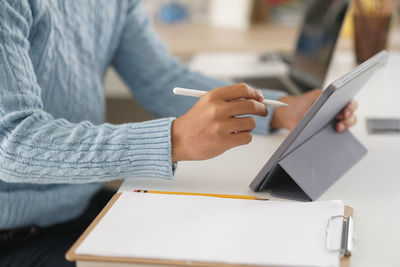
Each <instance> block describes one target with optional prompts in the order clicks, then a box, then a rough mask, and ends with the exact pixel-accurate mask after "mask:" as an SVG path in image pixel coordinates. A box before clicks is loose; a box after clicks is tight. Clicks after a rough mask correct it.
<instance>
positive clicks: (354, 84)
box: [250, 51, 388, 201]
mask: <svg viewBox="0 0 400 267" xmlns="http://www.w3.org/2000/svg"><path fill="white" fill-rule="evenodd" d="M387 58H388V53H387V52H386V51H382V52H380V53H378V54H376V55H375V56H373V57H372V58H370V59H369V60H367V61H365V62H364V63H363V64H361V65H359V66H358V67H356V68H355V69H354V70H352V71H351V72H349V73H347V74H346V75H344V76H342V77H340V78H339V79H337V80H336V81H334V82H333V83H331V84H330V85H329V86H328V87H327V88H326V89H325V90H324V91H323V93H322V94H321V95H320V97H319V98H318V99H317V100H316V101H315V103H314V104H313V105H312V106H311V107H310V109H309V110H308V112H307V113H306V114H305V115H304V117H303V118H302V119H301V121H300V122H299V123H298V124H297V126H296V128H295V129H294V130H293V131H291V132H290V134H289V135H288V136H287V138H286V139H285V140H284V141H283V142H282V144H281V145H280V146H279V148H278V149H277V150H276V151H275V153H274V154H273V155H272V157H271V158H270V159H269V160H268V161H267V162H266V164H265V165H264V166H263V168H262V169H261V170H260V171H259V173H258V174H257V176H256V177H255V178H254V180H253V181H252V182H251V184H250V188H251V189H252V190H253V191H263V190H266V189H269V190H271V195H274V196H278V197H284V198H289V199H296V200H302V201H313V200H316V199H317V198H318V197H319V196H320V195H321V194H322V193H324V192H325V191H326V190H327V189H328V188H329V187H330V186H331V185H332V184H333V183H335V182H336V181H337V180H338V179H339V178H340V177H341V176H342V175H343V174H344V173H345V172H346V171H348V170H349V169H350V168H351V167H352V166H353V165H355V164H356V163H357V162H358V161H359V160H360V159H361V158H362V157H363V156H364V155H365V154H366V153H367V150H366V148H365V147H364V146H363V145H362V144H361V143H360V142H359V141H358V140H357V139H356V138H355V137H354V136H353V135H352V134H351V132H349V131H345V132H343V133H337V132H336V131H335V129H334V128H335V123H336V115H337V114H339V112H340V111H341V110H342V109H343V108H344V107H345V106H346V105H347V104H348V103H349V101H350V100H351V99H352V98H353V97H354V96H355V95H356V93H357V92H358V91H359V90H360V89H361V88H362V87H363V86H364V85H365V84H366V83H367V81H368V79H369V78H370V77H371V76H372V75H373V74H374V72H375V71H376V70H377V69H378V68H379V67H380V66H382V65H383V64H384V63H386V61H387Z"/></svg>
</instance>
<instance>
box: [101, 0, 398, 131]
mask: <svg viewBox="0 0 400 267" xmlns="http://www.w3.org/2000/svg"><path fill="white" fill-rule="evenodd" d="M310 1H312V0H146V1H144V3H145V6H146V9H147V10H148V12H149V14H150V16H151V18H152V19H153V23H154V26H155V29H156V31H157V32H158V33H159V34H160V35H161V37H162V39H163V40H164V41H165V42H166V44H167V46H168V48H169V50H170V51H171V53H172V54H174V55H175V56H177V57H178V58H179V59H180V61H181V62H182V63H183V64H190V62H191V59H192V58H193V57H195V56H196V55H197V54H199V53H202V52H221V51H222V52H232V53H243V52H252V53H258V54H260V55H263V54H264V53H268V52H271V51H280V52H290V51H293V49H294V46H295V45H296V40H297V38H298V30H299V27H300V26H301V22H302V20H303V15H304V12H305V10H306V7H307V5H308V4H309V2H310ZM358 1H363V3H362V4H364V5H365V7H366V9H368V10H367V12H369V13H368V14H372V15H373V13H372V11H369V9H370V8H371V5H372V8H373V5H374V3H372V2H373V1H368V0H358ZM375 1H384V0H375ZM384 2H386V1H384ZM371 10H372V9H371ZM388 12H389V11H388ZM355 13H356V15H357V7H356V6H354V5H353V6H351V8H350V10H349V12H348V13H347V16H346V19H345V22H344V25H343V28H342V32H341V35H340V37H339V42H338V44H337V50H340V51H344V52H346V53H350V54H353V56H354V61H355V60H356V57H355V55H354V54H355V52H354V51H355V42H354V36H355V34H354V19H353V18H354V14H355ZM390 13H391V17H390V27H389V33H388V40H387V44H386V48H387V49H388V50H389V51H399V50H400V20H399V16H400V0H392V1H391V5H390ZM369 30H370V29H368V28H367V29H366V31H367V32H368V31H369ZM105 87H106V96H107V121H108V122H112V123H124V122H133V121H143V120H148V119H151V118H152V117H151V115H150V114H148V113H147V112H146V111H145V110H144V109H143V108H142V107H141V106H140V104H139V103H137V102H136V101H135V99H134V96H132V94H131V93H130V92H129V90H128V89H127V88H126V86H125V85H124V83H123V82H122V81H121V80H120V79H119V77H118V75H117V74H116V73H115V72H114V70H113V69H109V70H108V72H107V75H106V78H105Z"/></svg>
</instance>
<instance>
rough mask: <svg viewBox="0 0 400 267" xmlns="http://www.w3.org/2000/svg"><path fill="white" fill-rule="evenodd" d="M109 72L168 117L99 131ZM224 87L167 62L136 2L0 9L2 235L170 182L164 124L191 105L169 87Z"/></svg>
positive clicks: (9, 2) (16, 3)
mask: <svg viewBox="0 0 400 267" xmlns="http://www.w3.org/2000/svg"><path fill="white" fill-rule="evenodd" d="M199 41H201V40H199ZM110 65H113V66H114V67H115V68H116V70H117V71H118V73H119V74H120V75H121V77H122V78H123V79H124V80H125V82H126V83H127V85H128V86H129V87H130V89H131V91H132V93H133V94H134V95H135V97H136V98H137V99H138V100H139V101H140V102H141V103H142V104H143V105H144V106H145V107H146V108H147V109H148V110H149V111H150V112H152V113H153V114H154V115H156V116H160V117H169V118H164V119H159V120H154V121H148V122H143V123H131V124H124V125H111V124H107V123H103V122H104V121H103V120H104V111H105V110H104V109H105V105H104V89H103V77H104V73H105V71H106V69H107V68H108V67H109V66H110ZM222 85H224V83H222V82H219V81H216V80H213V79H210V78H207V77H204V76H202V75H201V74H198V73H194V72H191V71H189V70H188V69H187V68H185V67H182V66H180V65H179V64H178V62H177V60H176V59H174V58H173V57H172V56H171V55H170V54H168V52H167V50H166V48H165V47H164V45H163V44H162V42H161V40H160V39H159V37H158V36H157V34H156V33H155V32H154V30H153V28H152V26H151V24H150V23H149V18H148V16H147V15H146V12H145V11H144V9H143V7H142V4H141V3H140V2H139V1H125V0H76V1H73V0H69V1H65V0H31V1H28V0H0V229H9V228H14V227H21V226H25V225H31V224H36V225H41V226H46V225H51V224H54V223H58V222H63V221H66V220H68V219H71V218H74V217H76V216H78V215H79V214H80V213H81V212H82V211H83V210H84V209H85V208H86V206H87V203H88V200H89V199H90V197H91V196H92V195H93V193H94V192H96V191H97V190H98V189H99V187H100V185H101V182H103V181H109V180H112V179H119V178H126V177H155V178H165V179H170V178H171V177H172V176H173V173H172V166H171V165H172V164H171V123H172V121H173V117H176V116H180V115H182V114H183V113H184V112H185V111H187V110H188V109H189V108H190V107H191V106H192V105H193V104H194V101H195V100H194V99H192V98H187V97H180V96H174V95H173V94H172V93H171V90H172V88H173V87H175V86H182V87H193V88H201V89H211V88H215V87H218V86H222ZM265 96H266V97H268V98H273V99H277V98H278V97H280V96H281V94H280V93H276V92H270V91H266V93H265ZM269 118H270V117H268V118H257V128H256V131H258V132H260V133H261V132H264V133H266V132H268V124H269Z"/></svg>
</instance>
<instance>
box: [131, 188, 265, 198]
mask: <svg viewBox="0 0 400 267" xmlns="http://www.w3.org/2000/svg"><path fill="white" fill-rule="evenodd" d="M133 192H136V193H152V194H167V195H187V196H207V197H222V198H237V199H254V200H268V199H267V198H260V197H255V196H240V195H224V194H206V193H188V192H169V191H151V190H133Z"/></svg>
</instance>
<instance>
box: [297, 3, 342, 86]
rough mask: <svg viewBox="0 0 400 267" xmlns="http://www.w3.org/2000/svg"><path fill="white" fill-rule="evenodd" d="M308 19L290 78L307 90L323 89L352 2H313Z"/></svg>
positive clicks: (300, 36)
mask: <svg viewBox="0 0 400 267" xmlns="http://www.w3.org/2000/svg"><path fill="white" fill-rule="evenodd" d="M310 2H311V3H310V5H309V7H308V10H307V12H306V15H305V19H304V22H303V26H302V29H301V32H300V35H299V38H298V41H297V48H296V52H295V55H294V56H293V61H292V63H291V66H290V77H291V78H292V79H293V80H295V81H296V82H298V83H300V84H301V85H303V86H304V87H305V88H306V89H311V88H321V87H322V86H323V83H324V80H325V76H326V73H327V71H328V67H329V63H330V60H331V58H332V54H333V50H334V48H335V44H336V41H337V39H338V36H339V33H340V29H341V27H342V24H343V20H344V17H345V15H346V11H347V7H348V5H349V0H323V1H321V0H313V1H310Z"/></svg>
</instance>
